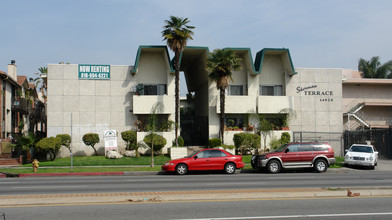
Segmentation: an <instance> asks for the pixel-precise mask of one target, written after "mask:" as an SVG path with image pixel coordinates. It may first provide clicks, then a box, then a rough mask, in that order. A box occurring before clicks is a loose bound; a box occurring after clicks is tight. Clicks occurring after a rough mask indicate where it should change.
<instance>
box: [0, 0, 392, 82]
mask: <svg viewBox="0 0 392 220" xmlns="http://www.w3.org/2000/svg"><path fill="white" fill-rule="evenodd" d="M0 9H1V11H0V24H1V25H0V28H1V35H0V70H2V71H5V72H7V64H9V63H10V60H16V65H17V66H18V74H19V75H27V76H28V77H35V75H34V73H36V72H38V70H37V69H38V68H39V67H41V66H47V64H48V63H59V62H61V61H62V62H70V63H75V64H111V65H134V62H135V56H136V52H137V48H138V47H139V45H165V42H163V41H162V37H161V31H162V26H163V25H164V22H163V21H164V20H165V19H168V18H169V16H170V15H174V16H179V17H188V18H189V19H190V21H191V22H190V24H191V25H193V26H195V27H196V29H195V30H194V33H195V34H194V36H193V37H194V40H191V41H189V42H188V45H189V46H207V47H209V49H210V51H212V50H213V49H215V48H224V47H246V48H250V49H251V51H252V55H253V59H254V58H255V54H256V53H257V52H258V51H259V50H261V49H263V48H282V47H284V48H289V49H290V53H291V57H292V60H293V63H294V66H295V67H312V68H314V67H315V68H347V69H357V63H358V60H359V58H365V59H369V58H371V57H372V56H379V57H380V58H381V61H382V62H386V61H388V60H392V53H391V52H392V43H391V41H392V28H391V27H392V1H391V0H328V1H326V0H265V1H264V0H133V1H131V0H89V1H88V0H63V1H55V0H34V1H31V0H12V1H11V0H1V3H0Z"/></svg>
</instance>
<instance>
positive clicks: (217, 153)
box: [210, 150, 226, 157]
mask: <svg viewBox="0 0 392 220" xmlns="http://www.w3.org/2000/svg"><path fill="white" fill-rule="evenodd" d="M210 157H226V154H225V153H223V152H222V151H220V150H211V156H210Z"/></svg>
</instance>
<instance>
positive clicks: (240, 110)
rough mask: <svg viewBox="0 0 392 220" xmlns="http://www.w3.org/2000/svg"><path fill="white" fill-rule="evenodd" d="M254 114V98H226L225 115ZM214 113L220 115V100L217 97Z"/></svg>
mask: <svg viewBox="0 0 392 220" xmlns="http://www.w3.org/2000/svg"><path fill="white" fill-rule="evenodd" d="M255 112H256V98H255V97H254V96H226V100H225V113H226V114H251V113H255ZM216 113H220V99H219V95H218V96H217V102H216Z"/></svg>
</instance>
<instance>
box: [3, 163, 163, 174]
mask: <svg viewBox="0 0 392 220" xmlns="http://www.w3.org/2000/svg"><path fill="white" fill-rule="evenodd" d="M160 170H161V166H158V165H156V166H155V167H74V168H73V171H71V167H68V168H42V167H40V168H38V170H37V173H72V172H73V173H80V172H121V171H160ZM0 173H17V174H21V173H33V169H32V168H30V167H23V168H0Z"/></svg>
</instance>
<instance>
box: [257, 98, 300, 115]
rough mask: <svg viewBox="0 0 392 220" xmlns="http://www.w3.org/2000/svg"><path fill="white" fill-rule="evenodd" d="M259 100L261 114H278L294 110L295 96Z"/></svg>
mask: <svg viewBox="0 0 392 220" xmlns="http://www.w3.org/2000/svg"><path fill="white" fill-rule="evenodd" d="M257 99H258V100H257V105H258V108H257V109H258V113H259V114H276V113H280V112H281V111H282V110H283V109H288V108H289V109H294V97H293V96H259V97H258V98H257Z"/></svg>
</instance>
